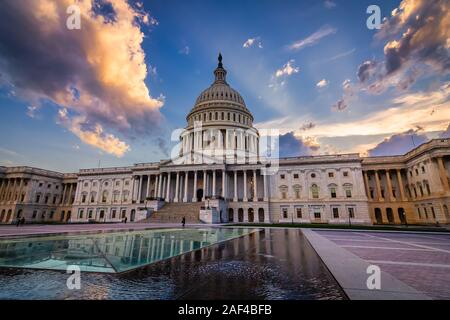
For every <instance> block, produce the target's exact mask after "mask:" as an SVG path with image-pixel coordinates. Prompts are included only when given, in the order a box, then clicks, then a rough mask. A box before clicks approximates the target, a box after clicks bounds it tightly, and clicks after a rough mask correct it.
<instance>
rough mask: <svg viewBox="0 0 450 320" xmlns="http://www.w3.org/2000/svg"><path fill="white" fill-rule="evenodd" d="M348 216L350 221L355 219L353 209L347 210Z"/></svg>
mask: <svg viewBox="0 0 450 320" xmlns="http://www.w3.org/2000/svg"><path fill="white" fill-rule="evenodd" d="M348 216H349V218H350V219H353V218H354V217H355V208H348Z"/></svg>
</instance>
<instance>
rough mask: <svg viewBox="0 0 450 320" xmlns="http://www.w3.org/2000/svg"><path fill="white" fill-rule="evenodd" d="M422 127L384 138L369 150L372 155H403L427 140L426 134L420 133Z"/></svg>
mask: <svg viewBox="0 0 450 320" xmlns="http://www.w3.org/2000/svg"><path fill="white" fill-rule="evenodd" d="M420 131H421V128H417V129H411V130H408V131H406V132H403V133H399V134H394V135H392V136H390V137H389V138H386V139H384V140H383V142H381V143H379V144H378V145H377V146H375V147H374V148H373V149H370V150H368V151H367V153H368V155H369V156H370V157H373V156H391V155H402V154H405V153H407V152H408V151H410V150H412V149H414V148H415V147H417V146H419V145H421V144H422V143H425V142H427V141H428V140H429V139H428V137H427V136H426V135H424V134H420V133H419V132H420Z"/></svg>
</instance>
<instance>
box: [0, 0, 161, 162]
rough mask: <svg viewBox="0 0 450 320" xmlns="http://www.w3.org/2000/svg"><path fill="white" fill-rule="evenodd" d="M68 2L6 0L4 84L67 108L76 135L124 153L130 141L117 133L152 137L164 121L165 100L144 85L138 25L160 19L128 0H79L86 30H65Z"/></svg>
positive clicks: (0, 16) (1, 38)
mask: <svg viewBox="0 0 450 320" xmlns="http://www.w3.org/2000/svg"><path fill="white" fill-rule="evenodd" d="M71 4H73V0H60V1H51V0H40V1H14V0H4V1H2V2H1V4H0V7H1V10H0V73H1V74H2V78H3V84H5V83H7V84H10V85H12V86H13V87H14V90H15V91H16V93H17V96H18V97H20V98H22V99H24V100H26V101H28V102H29V103H30V104H31V105H32V106H41V105H42V104H43V103H46V102H51V103H52V104H56V105H57V106H59V107H60V108H62V109H63V110H64V109H67V110H68V111H70V112H68V113H67V117H73V119H69V120H70V123H71V124H72V125H71V126H70V128H71V131H72V132H73V133H74V134H76V135H77V136H78V137H80V139H81V140H83V141H84V142H86V143H88V144H90V145H93V146H97V147H98V148H100V149H102V150H105V151H106V150H110V151H111V152H110V153H113V154H115V155H118V156H119V155H121V154H122V152H125V151H126V150H128V148H127V145H126V144H121V143H120V142H121V141H118V140H117V138H116V137H115V136H114V135H113V134H112V133H115V134H121V135H123V136H124V137H126V138H128V139H135V138H136V137H142V136H143V135H144V136H151V134H152V133H154V132H155V131H154V129H155V128H157V127H158V125H159V124H160V123H161V121H163V117H162V115H161V113H160V111H159V109H160V108H161V107H162V105H163V99H162V98H161V97H160V98H154V97H152V95H151V94H150V91H149V88H148V87H147V85H146V84H145V79H146V77H147V75H148V69H147V64H146V62H145V58H146V56H145V53H144V51H143V49H142V42H143V39H144V34H143V32H142V31H141V27H143V26H151V25H156V24H157V21H156V20H154V19H152V18H151V17H150V16H149V15H148V14H147V13H145V12H144V11H143V9H142V6H139V5H137V4H136V5H134V6H133V5H131V4H129V3H128V2H127V1H125V0H110V1H108V2H104V1H95V0H85V1H79V2H77V5H78V6H79V8H80V12H81V29H80V30H68V29H67V28H66V19H67V17H68V15H67V14H66V8H67V7H68V6H69V5H71ZM81 123H83V124H88V125H81ZM152 128H153V129H152ZM105 131H109V132H110V133H106V132H105ZM108 144H112V146H111V147H108Z"/></svg>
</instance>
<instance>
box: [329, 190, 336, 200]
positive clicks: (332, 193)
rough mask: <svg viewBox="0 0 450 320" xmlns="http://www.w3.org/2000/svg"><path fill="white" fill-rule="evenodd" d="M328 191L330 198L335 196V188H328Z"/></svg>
mask: <svg viewBox="0 0 450 320" xmlns="http://www.w3.org/2000/svg"><path fill="white" fill-rule="evenodd" d="M330 193H331V197H332V198H336V188H330Z"/></svg>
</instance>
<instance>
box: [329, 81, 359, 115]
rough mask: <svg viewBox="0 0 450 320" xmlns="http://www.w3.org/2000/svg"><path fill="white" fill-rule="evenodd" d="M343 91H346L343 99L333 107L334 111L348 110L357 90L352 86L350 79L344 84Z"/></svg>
mask: <svg viewBox="0 0 450 320" xmlns="http://www.w3.org/2000/svg"><path fill="white" fill-rule="evenodd" d="M342 89H343V91H344V93H343V95H342V98H341V99H340V100H339V101H338V102H336V103H335V104H334V105H333V107H332V110H336V111H342V110H345V109H347V107H348V105H349V102H350V101H351V100H352V99H353V98H354V96H355V88H354V87H353V85H352V84H351V81H350V79H346V80H344V82H342Z"/></svg>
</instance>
